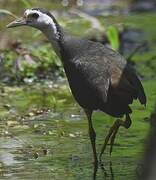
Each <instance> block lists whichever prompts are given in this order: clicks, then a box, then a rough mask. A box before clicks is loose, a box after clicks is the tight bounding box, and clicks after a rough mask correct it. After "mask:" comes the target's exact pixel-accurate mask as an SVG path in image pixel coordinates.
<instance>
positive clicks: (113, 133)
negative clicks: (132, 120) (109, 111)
mask: <svg viewBox="0 0 156 180" xmlns="http://www.w3.org/2000/svg"><path fill="white" fill-rule="evenodd" d="M122 124H123V121H122V120H120V119H117V120H116V121H115V122H114V124H113V126H112V127H111V128H110V130H109V133H108V135H107V136H106V138H105V142H104V144H103V146H102V149H101V153H100V155H99V162H100V163H101V162H102V155H103V153H104V151H105V149H106V146H107V144H108V142H109V140H110V155H111V153H112V150H113V145H114V141H115V137H116V134H117V132H118V129H119V127H120V126H121V125H122Z"/></svg>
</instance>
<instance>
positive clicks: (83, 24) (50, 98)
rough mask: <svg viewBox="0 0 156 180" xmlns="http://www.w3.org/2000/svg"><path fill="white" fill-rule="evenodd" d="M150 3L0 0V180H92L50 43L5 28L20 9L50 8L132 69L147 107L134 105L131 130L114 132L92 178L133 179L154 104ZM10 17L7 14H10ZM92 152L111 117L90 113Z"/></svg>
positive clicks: (155, 15) (75, 109) (79, 123)
mask: <svg viewBox="0 0 156 180" xmlns="http://www.w3.org/2000/svg"><path fill="white" fill-rule="evenodd" d="M155 5H156V4H155V1H154V0H153V1H152V0H142V1H141V0H127V1H125V0H97V1H93V0H84V1H83V0H77V1H76V0H71V1H68V0H63V1H61V0H60V1H55V0H44V1H39V0H33V1H31V0H20V1H19V0H11V1H10V0H0V179H11V180H12V179H20V180H21V179H39V180H40V179H41V180H42V179H54V180H62V179H69V180H78V179H84V180H90V179H91V177H92V151H91V147H90V142H89V139H88V133H87V121H86V117H85V116H84V114H83V111H82V110H81V108H80V107H79V106H78V105H77V104H76V102H75V100H74V99H73V98H72V96H71V93H70V90H69V88H68V83H67V81H66V77H65V75H64V71H63V68H62V65H61V62H60V60H59V58H58V57H57V56H56V54H55V53H54V51H53V50H52V47H51V45H50V44H49V42H48V40H47V39H46V38H45V37H44V36H43V35H42V34H41V33H40V32H39V31H37V30H35V29H33V28H28V27H21V28H14V29H6V25H7V24H8V23H9V22H11V21H12V20H13V19H14V17H12V15H16V16H21V15H22V14H23V11H24V10H25V9H26V8H30V7H43V8H47V9H49V10H50V11H51V12H52V13H53V14H54V16H55V17H56V19H57V20H58V22H59V23H60V24H61V25H62V26H63V27H64V28H65V29H66V30H67V31H69V32H70V33H72V34H75V35H78V36H82V37H87V38H89V39H91V40H93V41H99V42H101V43H103V44H104V45H107V46H111V47H112V48H114V49H116V50H118V51H119V52H120V53H121V54H122V55H123V56H124V57H125V59H127V60H128V62H129V63H131V64H132V65H133V66H134V68H135V69H136V71H137V73H138V75H139V76H140V78H141V79H142V82H143V85H144V87H145V91H146V94H147V99H148V103H147V107H146V108H144V107H142V106H140V104H139V103H138V102H134V103H133V105H132V109H133V114H132V120H133V125H132V127H131V128H130V129H129V130H126V129H123V128H121V129H120V132H119V134H118V137H117V139H116V143H115V147H114V151H113V153H112V157H110V156H109V146H108V147H107V151H106V152H105V154H104V157H103V159H104V162H105V169H106V173H104V172H103V171H102V170H101V169H99V171H98V174H97V179H104V178H105V179H115V180H125V178H126V179H128V180H133V179H137V177H138V176H139V174H140V173H141V172H140V167H141V159H142V156H143V151H144V146H145V145H144V142H145V140H146V136H147V134H148V131H149V117H150V114H151V112H152V111H153V108H154V104H155V100H156V83H155V81H156V76H155V72H156V55H155V52H156V33H155V32H156V21H155V19H156V11H155V10H156V6H155ZM11 13H12V15H10V14H11ZM93 118H94V126H95V128H96V131H97V147H98V151H99V150H100V148H101V145H102V144H103V142H104V137H105V135H106V134H107V132H108V130H109V127H110V126H111V125H112V124H113V120H114V119H113V118H111V117H110V116H107V115H106V114H104V113H101V112H95V113H94V117H93Z"/></svg>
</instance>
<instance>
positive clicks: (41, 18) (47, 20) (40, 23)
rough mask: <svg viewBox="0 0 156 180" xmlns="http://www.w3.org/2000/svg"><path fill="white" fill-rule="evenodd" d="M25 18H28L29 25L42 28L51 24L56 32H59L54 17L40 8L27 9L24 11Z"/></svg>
mask: <svg viewBox="0 0 156 180" xmlns="http://www.w3.org/2000/svg"><path fill="white" fill-rule="evenodd" d="M24 18H25V19H26V21H27V25H29V26H33V27H35V28H38V29H41V30H42V29H44V28H46V27H47V26H49V25H51V26H52V27H53V30H54V33H57V28H56V25H55V23H54V21H53V19H52V18H51V17H50V16H48V15H47V14H45V13H42V12H41V11H39V10H32V9H27V10H26V11H25V12H24Z"/></svg>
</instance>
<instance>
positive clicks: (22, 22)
mask: <svg viewBox="0 0 156 180" xmlns="http://www.w3.org/2000/svg"><path fill="white" fill-rule="evenodd" d="M26 24H27V22H26V19H25V18H23V17H21V18H19V19H16V20H15V21H13V22H11V23H9V24H8V25H7V26H6V27H7V28H13V27H17V26H23V25H26Z"/></svg>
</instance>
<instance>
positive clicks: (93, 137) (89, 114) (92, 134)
mask: <svg viewBox="0 0 156 180" xmlns="http://www.w3.org/2000/svg"><path fill="white" fill-rule="evenodd" d="M84 111H85V113H86V115H87V120H88V128H89V137H90V141H91V145H92V150H93V156H94V174H93V179H95V178H96V172H97V169H98V158H97V152H96V143H95V141H96V133H95V130H94V128H93V124H92V111H90V110H88V109H85V110H84Z"/></svg>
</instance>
